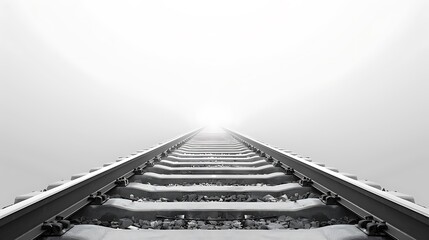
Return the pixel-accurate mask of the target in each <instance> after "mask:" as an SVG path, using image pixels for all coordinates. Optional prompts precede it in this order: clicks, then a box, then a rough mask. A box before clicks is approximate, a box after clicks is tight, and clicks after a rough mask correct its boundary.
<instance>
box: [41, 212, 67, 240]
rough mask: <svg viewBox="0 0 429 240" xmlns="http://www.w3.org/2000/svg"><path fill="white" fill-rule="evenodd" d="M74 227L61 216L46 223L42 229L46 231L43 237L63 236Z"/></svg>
mask: <svg viewBox="0 0 429 240" xmlns="http://www.w3.org/2000/svg"><path fill="white" fill-rule="evenodd" d="M73 226H74V225H73V224H71V223H70V221H69V220H65V219H64V218H63V217H61V216H56V217H55V219H54V220H51V221H45V222H44V223H43V224H42V227H41V229H42V230H43V231H44V233H43V236H45V237H47V236H61V235H63V234H64V233H66V232H67V231H68V230H70V229H71V228H72V227H73Z"/></svg>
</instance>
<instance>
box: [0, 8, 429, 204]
mask: <svg viewBox="0 0 429 240" xmlns="http://www.w3.org/2000/svg"><path fill="white" fill-rule="evenodd" d="M428 10H429V5H428V3H426V2H425V1H323V2H322V1H305V2H303V1H211V2H208V3H207V2H204V3H202V2H201V1H121V2H117V1H37V2H35V1H9V0H4V1H2V3H1V4H0V110H1V113H0V114H1V117H0V123H1V124H0V131H1V132H0V150H1V151H0V161H1V169H0V184H1V186H0V187H1V189H3V191H2V192H3V193H2V194H1V196H2V197H1V199H0V205H6V204H8V203H10V202H12V201H13V197H14V196H15V195H18V194H20V193H26V192H29V191H32V190H39V189H42V188H44V187H46V185H47V184H49V183H50V182H54V181H57V180H60V179H68V178H69V176H70V175H71V174H73V173H77V172H82V171H87V170H88V169H89V168H91V167H95V166H99V165H101V164H102V163H104V162H109V161H112V160H115V159H116V157H117V156H121V155H125V154H128V153H131V152H133V151H135V150H138V149H140V148H144V147H149V146H151V145H154V144H156V143H158V142H160V141H163V140H166V139H169V138H171V137H173V136H176V135H179V134H181V133H184V132H186V131H189V130H191V129H193V128H196V127H198V126H200V125H204V124H207V123H208V124H215V123H217V124H221V125H224V126H229V127H231V128H233V129H237V130H239V131H241V132H243V133H245V134H248V135H250V136H253V137H255V138H258V139H260V140H263V141H265V142H268V143H272V144H273V145H279V146H283V147H286V148H290V149H292V150H295V151H297V152H299V153H301V154H303V155H309V156H311V157H312V158H313V159H315V160H317V161H320V162H325V163H327V164H328V165H330V166H335V167H338V168H340V169H341V170H344V171H347V172H353V173H356V174H357V175H358V176H359V177H361V178H367V179H370V180H374V181H377V182H379V183H380V184H382V185H383V186H386V188H388V189H392V190H398V191H401V192H406V193H410V194H412V195H414V196H415V197H416V199H417V202H419V203H421V204H424V205H429V194H428V193H426V192H425V191H423V190H422V189H424V188H425V185H426V184H425V183H426V182H428V181H429V178H428V177H427V174H426V172H427V169H428V164H427V153H426V149H427V147H428V142H429V141H428V140H429V139H428V136H429V127H428V122H429V104H428V102H429V101H428V97H427V96H426V95H427V92H428V90H429V84H428V81H427V80H428V77H429V70H428V67H427V66H428V64H427V63H428V60H429V44H428V43H429V30H428V27H427V26H428V24H429V18H428V15H427V14H426V13H427V12H428ZM11 179H13V180H11Z"/></svg>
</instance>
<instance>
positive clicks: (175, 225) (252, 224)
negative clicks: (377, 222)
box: [71, 215, 356, 230]
mask: <svg viewBox="0 0 429 240" xmlns="http://www.w3.org/2000/svg"><path fill="white" fill-rule="evenodd" d="M71 222H72V223H73V224H92V225H101V226H106V227H111V228H117V229H129V230H139V229H206V230H225V229H261V230H273V229H312V228H318V227H323V226H328V225H336V224H354V223H355V222H356V220H355V219H348V218H347V217H344V218H341V219H331V220H328V221H316V220H311V219H306V218H297V219H294V218H291V217H289V216H284V215H282V216H278V217H271V218H266V219H254V218H251V219H244V220H224V219H214V218H207V219H205V220H201V219H200V220H197V219H181V218H179V219H157V220H142V219H138V220H137V219H134V218H121V219H117V220H114V221H100V220H98V219H85V218H80V219H73V220H72V221H71Z"/></svg>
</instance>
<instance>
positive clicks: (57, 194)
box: [0, 129, 201, 239]
mask: <svg viewBox="0 0 429 240" xmlns="http://www.w3.org/2000/svg"><path fill="white" fill-rule="evenodd" d="M199 131H201V129H197V130H193V131H191V132H188V133H186V134H183V135H181V136H179V137H176V138H173V139H171V140H169V141H167V142H165V143H163V144H160V145H158V146H154V147H152V148H150V149H148V150H146V151H143V152H140V153H138V154H136V155H133V156H131V157H128V158H125V159H123V160H122V161H119V162H116V163H113V164H111V165H109V166H106V167H103V168H101V169H99V170H97V171H94V172H92V173H88V174H87V175H85V176H82V177H80V178H77V179H74V180H72V181H70V182H67V183H65V184H63V185H60V186H58V187H55V188H53V189H50V190H48V191H45V192H42V193H40V194H38V195H36V196H34V197H31V198H29V199H26V200H24V201H21V202H19V203H16V204H13V205H11V206H9V207H6V208H4V209H1V210H0V236H2V238H5V239H34V238H36V237H38V236H40V235H41V234H42V233H43V231H42V229H41V226H42V224H43V222H44V221H49V220H53V219H54V218H55V217H56V216H62V217H68V216H69V215H71V214H73V213H74V212H76V211H77V210H79V209H80V208H82V207H83V206H85V205H87V204H89V202H88V196H89V195H90V194H93V193H96V192H98V191H101V192H103V193H104V192H106V191H108V190H110V189H111V188H113V187H114V186H115V180H116V179H118V178H120V177H124V176H128V177H129V176H131V175H132V170H133V169H134V168H137V167H140V166H141V165H143V164H144V163H145V162H147V161H149V160H151V159H153V158H154V157H157V156H159V155H160V154H162V153H163V152H165V151H167V150H168V149H170V148H171V147H173V146H174V145H176V144H180V143H183V142H185V141H187V140H188V139H189V138H191V137H193V136H194V135H195V134H197V133H198V132H199Z"/></svg>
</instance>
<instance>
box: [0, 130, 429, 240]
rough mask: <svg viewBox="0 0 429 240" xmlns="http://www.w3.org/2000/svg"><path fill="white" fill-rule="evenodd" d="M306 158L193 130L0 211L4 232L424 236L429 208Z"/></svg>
mask: <svg viewBox="0 0 429 240" xmlns="http://www.w3.org/2000/svg"><path fill="white" fill-rule="evenodd" d="M412 201H413V199H412V197H410V196H407V195H404V194H399V193H395V192H387V191H384V189H382V188H381V187H380V185H378V184H376V183H373V182H370V181H360V180H358V179H357V177H356V176H354V175H353V174H347V173H339V171H338V170H337V169H335V168H329V167H325V166H324V164H321V163H316V162H313V161H312V160H310V159H309V158H302V157H300V156H297V155H296V154H292V153H291V152H290V151H285V150H281V149H278V148H274V147H271V146H269V145H267V144H264V143H261V142H259V141H256V140H254V139H251V138H249V137H247V136H244V135H242V134H239V133H237V132H234V131H231V130H228V129H224V130H220V131H211V130H210V129H198V130H195V131H192V132H190V133H187V134H184V135H183V136H180V137H178V138H175V139H173V140H171V141H168V142H166V143H164V144H161V145H159V146H156V147H153V148H150V149H148V150H145V151H139V152H137V153H136V154H133V155H132V156H130V157H127V158H121V159H119V160H118V161H116V162H113V163H107V164H105V165H104V166H103V167H100V168H94V169H91V170H90V171H89V173H79V174H75V175H73V176H72V177H71V180H69V181H59V182H56V183H53V184H51V185H49V186H48V187H47V189H46V191H41V192H33V193H29V194H25V195H22V196H18V197H17V198H16V200H15V204H13V205H11V206H9V207H6V208H4V209H2V210H0V238H1V239H36V238H37V239H46V240H54V239H57V240H60V239H61V240H74V239H88V240H98V239H186V240H189V239H202V238H205V239H227V238H235V239H246V240H247V239H353V240H360V239H371V240H375V239H377V240H382V239H383V240H386V239H429V211H428V209H426V208H424V207H422V206H419V205H417V204H414V203H413V202H412Z"/></svg>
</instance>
